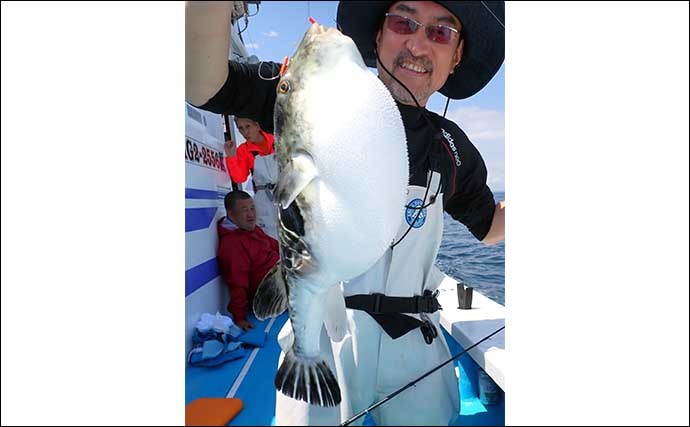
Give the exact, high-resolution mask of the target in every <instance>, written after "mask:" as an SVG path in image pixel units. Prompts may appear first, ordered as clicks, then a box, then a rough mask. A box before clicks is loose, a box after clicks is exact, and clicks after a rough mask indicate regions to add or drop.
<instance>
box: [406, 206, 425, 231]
mask: <svg viewBox="0 0 690 427" xmlns="http://www.w3.org/2000/svg"><path fill="white" fill-rule="evenodd" d="M422 206H424V202H423V201H422V199H414V200H412V201H410V203H408V204H407V206H405V221H407V225H410V226H412V227H413V228H420V227H421V226H423V225H424V223H425V222H426V208H423V207H422Z"/></svg>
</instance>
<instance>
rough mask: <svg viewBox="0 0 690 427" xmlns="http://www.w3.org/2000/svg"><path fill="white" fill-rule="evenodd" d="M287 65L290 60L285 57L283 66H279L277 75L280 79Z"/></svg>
mask: <svg viewBox="0 0 690 427" xmlns="http://www.w3.org/2000/svg"><path fill="white" fill-rule="evenodd" d="M289 63H290V59H289V58H288V57H287V56H286V57H285V58H283V65H281V66H280V72H279V73H278V74H279V75H280V77H283V74H285V70H287V67H288V64H289Z"/></svg>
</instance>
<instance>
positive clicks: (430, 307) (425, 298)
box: [416, 289, 441, 313]
mask: <svg viewBox="0 0 690 427" xmlns="http://www.w3.org/2000/svg"><path fill="white" fill-rule="evenodd" d="M437 297H438V289H437V290H436V291H435V292H432V291H431V290H429V289H427V290H425V291H424V294H423V295H422V296H421V297H417V298H416V301H417V312H418V313H434V312H436V311H437V310H441V304H439V302H438V298H437Z"/></svg>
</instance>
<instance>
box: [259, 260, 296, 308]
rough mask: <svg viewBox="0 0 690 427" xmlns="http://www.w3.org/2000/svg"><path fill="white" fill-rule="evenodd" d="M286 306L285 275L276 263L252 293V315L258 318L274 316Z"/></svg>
mask: <svg viewBox="0 0 690 427" xmlns="http://www.w3.org/2000/svg"><path fill="white" fill-rule="evenodd" d="M287 306H288V295H287V286H286V285H285V277H284V276H283V271H282V269H281V268H280V263H277V264H276V265H275V266H274V267H273V268H272V269H271V270H270V271H269V272H268V273H266V276H264V279H263V280H262V281H261V283H260V284H259V287H258V288H257V290H256V295H254V304H253V308H254V315H256V318H257V319H259V320H263V319H266V318H268V317H275V316H278V315H279V314H281V313H282V312H284V311H285V310H286V309H287Z"/></svg>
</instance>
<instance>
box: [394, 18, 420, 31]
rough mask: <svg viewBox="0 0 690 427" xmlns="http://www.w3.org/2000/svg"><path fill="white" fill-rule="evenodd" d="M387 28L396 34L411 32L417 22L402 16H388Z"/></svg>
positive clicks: (414, 29)
mask: <svg viewBox="0 0 690 427" xmlns="http://www.w3.org/2000/svg"><path fill="white" fill-rule="evenodd" d="M388 28H389V29H390V30H391V31H394V32H396V33H398V34H412V33H414V32H415V31H417V24H415V23H414V22H412V21H410V20H409V19H407V18H404V17H402V16H388Z"/></svg>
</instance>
